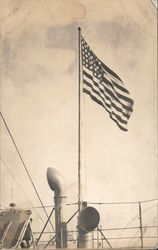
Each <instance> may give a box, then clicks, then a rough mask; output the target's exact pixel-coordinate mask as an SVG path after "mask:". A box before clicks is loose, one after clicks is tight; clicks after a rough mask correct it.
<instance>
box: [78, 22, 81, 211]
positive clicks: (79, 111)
mask: <svg viewBox="0 0 158 250" xmlns="http://www.w3.org/2000/svg"><path fill="white" fill-rule="evenodd" d="M80 38H81V28H80V27H78V209H79V212H80V211H81V126H80V125H81V64H80V63H81V49H80V48H81V42H80V40H81V39H80Z"/></svg>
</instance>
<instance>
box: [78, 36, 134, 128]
mask: <svg viewBox="0 0 158 250" xmlns="http://www.w3.org/2000/svg"><path fill="white" fill-rule="evenodd" d="M81 58H82V78H83V92H84V93H86V94H88V95H89V96H90V97H91V99H92V100H93V101H95V102H97V103H98V104H99V105H101V106H102V107H103V108H104V109H105V110H106V111H107V112H108V113H109V115H110V117H111V119H112V120H113V121H115V122H116V124H117V125H118V127H119V128H120V129H121V130H123V131H127V123H128V120H129V118H130V115H131V113H132V111H133V104H134V102H133V100H132V99H131V98H130V97H129V91H128V90H127V89H126V88H125V87H124V86H123V85H124V84H123V82H122V80H121V79H120V77H119V76H118V75H117V74H116V73H114V72H113V71H112V70H111V69H110V68H108V67H107V66H106V65H105V64H104V63H103V62H102V61H101V60H100V59H99V58H98V57H97V56H96V55H95V54H94V52H93V51H92V50H91V48H90V47H89V46H88V44H87V42H86V41H85V39H84V38H83V36H81Z"/></svg>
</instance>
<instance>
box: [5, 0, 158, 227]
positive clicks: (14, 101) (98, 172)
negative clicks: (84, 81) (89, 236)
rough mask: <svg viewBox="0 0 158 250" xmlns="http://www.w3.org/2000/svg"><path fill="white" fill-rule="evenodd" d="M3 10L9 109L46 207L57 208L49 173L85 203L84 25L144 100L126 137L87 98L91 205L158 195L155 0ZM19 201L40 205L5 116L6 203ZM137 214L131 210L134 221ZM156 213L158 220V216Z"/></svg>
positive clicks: (16, 4)
mask: <svg viewBox="0 0 158 250" xmlns="http://www.w3.org/2000/svg"><path fill="white" fill-rule="evenodd" d="M1 10H2V15H1V48H2V50H1V51H2V67H1V112H2V114H3V116H4V118H5V120H6V122H7V125H8V127H9V129H10V131H11V133H12V135H13V137H14V140H15V142H16V144H17V146H18V148H19V150H20V153H21V155H22V157H23V160H24V161H25V164H26V166H27V169H28V171H29V173H30V175H31V177H32V180H33V182H34V184H35V186H36V187H37V190H38V192H39V194H40V196H41V199H42V201H43V203H44V204H45V205H52V204H53V196H54V194H53V192H52V191H51V190H50V188H49V186H48V183H47V179H46V171H47V168H48V167H54V168H56V169H57V170H59V172H61V173H62V175H63V176H64V178H65V182H66V186H67V202H68V203H71V202H77V174H78V173H77V170H78V31H77V28H78V26H80V27H81V32H82V35H83V36H84V38H85V39H86V41H87V42H88V44H89V45H90V47H91V48H92V50H93V51H94V52H95V54H96V55H97V56H98V57H99V58H100V59H101V60H102V61H103V62H104V63H105V64H106V65H107V66H108V67H110V68H111V69H112V70H113V71H114V72H116V73H117V74H118V75H119V76H120V77H121V79H122V80H123V81H124V83H125V86H126V88H127V89H128V90H129V91H130V93H131V98H132V99H134V111H133V113H132V115H131V118H130V120H129V124H128V132H123V131H121V130H119V128H118V127H117V126H116V124H115V123H114V122H113V121H112V120H111V119H110V118H109V115H108V113H106V112H105V110H104V109H102V108H101V107H100V106H98V105H97V104H96V103H95V102H93V101H92V100H91V99H90V98H89V97H88V96H85V95H82V115H81V118H82V126H81V181H82V196H83V200H86V201H88V202H106V203H108V202H120V201H121V202H123V201H125V202H126V201H143V200H150V199H155V198H157V176H158V175H157V78H156V77H157V53H156V51H157V50H156V49H157V47H156V46H157V34H156V30H157V27H156V25H157V24H156V21H157V18H156V9H155V8H154V6H153V4H152V3H151V1H147V0H132V1H131V0H111V1H108V0H100V1H95V0H91V1H89V0H84V1H83V0H75V1H72V0H67V1H65V0H60V1H56V0H55V1H50V0H45V1H42V0H39V1H37V0H31V1H26V0H21V1H19V0H15V1H10V0H7V1H1ZM9 171H10V172H9ZM10 201H14V202H15V203H16V204H17V206H18V207H29V206H39V205H40V203H39V201H38V199H37V197H36V194H35V192H34V190H33V188H32V185H31V184H30V181H29V179H28V176H27V174H26V172H25V170H24V168H23V166H22V164H21V162H20V160H19V158H18V155H17V153H16V150H15V148H14V146H13V144H12V142H11V140H10V137H9V135H8V133H7V131H6V128H5V126H4V124H3V122H2V120H1V207H7V206H8V204H9V203H10ZM152 205H153V204H151V207H152ZM153 206H155V205H153ZM73 209H74V208H72V210H71V209H70V212H71V211H73ZM98 209H100V211H101V213H102V209H101V208H100V207H99V208H98ZM108 209H110V212H111V211H112V212H111V214H110V212H109V211H108ZM108 209H107V212H106V214H104V216H103V221H106V222H107V225H110V226H112V224H111V223H112V220H111V219H112V218H113V215H115V218H116V219H115V220H114V224H115V222H116V225H119V224H120V222H121V220H122V219H121V218H120V214H119V213H121V211H122V210H120V208H118V209H117V212H116V208H112V209H111V207H110V208H108ZM121 209H122V208H121ZM135 209H137V208H133V207H132V206H131V207H130V209H125V212H124V214H125V217H126V220H125V223H126V224H128V223H130V220H131V217H130V216H133V214H132V213H133V210H135ZM70 212H69V211H68V214H69V213H70ZM135 213H136V212H134V214H135ZM148 216H150V221H153V223H155V221H156V210H153V214H152V215H151V214H150V215H149V214H148V213H146V215H145V218H147V220H148Z"/></svg>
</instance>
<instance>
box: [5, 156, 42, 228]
mask: <svg viewBox="0 0 158 250" xmlns="http://www.w3.org/2000/svg"><path fill="white" fill-rule="evenodd" d="M0 159H1V162H2V163H3V165H4V167H5V168H6V169H7V170H8V172H9V174H10V176H11V177H12V178H13V180H15V182H16V184H17V186H18V187H19V188H20V189H21V191H22V193H23V194H24V196H25V198H26V199H27V200H28V202H29V203H30V204H31V205H32V208H34V209H35V211H36V213H37V215H38V217H39V218H40V219H41V221H42V222H43V223H45V221H44V220H43V218H42V217H41V215H40V214H39V213H38V211H37V208H38V207H33V203H32V201H31V200H30V199H29V197H28V196H27V194H26V193H25V191H24V189H23V188H22V187H21V185H20V184H19V183H18V182H17V180H16V177H15V176H14V175H13V173H12V172H11V170H10V168H9V167H8V166H7V164H6V162H5V161H4V159H3V158H2V156H0ZM40 208H42V207H40ZM28 209H31V208H28Z"/></svg>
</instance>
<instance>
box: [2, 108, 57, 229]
mask: <svg viewBox="0 0 158 250" xmlns="http://www.w3.org/2000/svg"><path fill="white" fill-rule="evenodd" d="M0 116H1V118H2V120H3V123H4V125H5V127H6V129H7V131H8V133H9V135H10V138H11V140H12V142H13V144H14V147H15V149H16V151H17V153H18V155H19V158H20V160H21V162H22V165H23V167H24V169H25V171H26V173H27V175H28V177H29V180H30V182H31V184H32V186H33V188H34V191H35V193H36V195H37V197H38V199H39V201H40V203H41V205H42V208H43V210H44V212H45V214H46V216H47V218H48V213H47V211H46V209H45V207H44V204H43V202H42V200H41V197H40V195H39V193H38V191H37V189H36V187H35V184H34V182H33V180H32V178H31V175H30V174H29V171H28V169H27V167H26V164H25V162H24V160H23V158H22V156H21V154H20V151H19V149H18V146H17V145H16V143H15V140H14V138H13V136H12V134H11V131H10V130H9V127H8V125H7V123H6V121H5V119H4V117H3V115H2V112H0ZM49 223H50V224H51V226H52V229H53V231H55V230H54V227H53V224H52V223H51V221H49Z"/></svg>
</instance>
